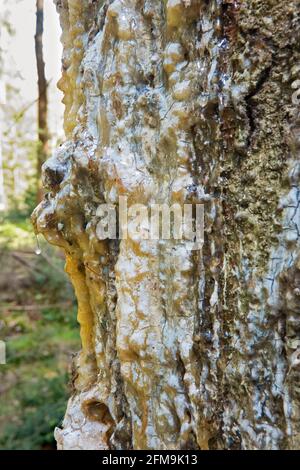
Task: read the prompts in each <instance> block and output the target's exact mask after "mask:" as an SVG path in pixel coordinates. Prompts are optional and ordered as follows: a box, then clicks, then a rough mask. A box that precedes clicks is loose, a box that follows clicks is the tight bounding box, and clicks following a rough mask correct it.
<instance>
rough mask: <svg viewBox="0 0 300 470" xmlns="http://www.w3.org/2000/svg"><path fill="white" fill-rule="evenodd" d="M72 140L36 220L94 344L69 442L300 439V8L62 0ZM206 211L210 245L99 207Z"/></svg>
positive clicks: (79, 377)
mask: <svg viewBox="0 0 300 470" xmlns="http://www.w3.org/2000/svg"><path fill="white" fill-rule="evenodd" d="M56 4H57V9H58V12H59V14H60V18H61V25H62V30H63V36H62V41H63V44H64V56H63V76H62V79H61V81H60V88H61V89H62V90H63V91H64V94H65V98H64V100H65V105H66V111H65V131H66V142H65V144H64V145H63V146H62V147H60V148H59V149H58V150H57V152H56V153H55V154H54V156H53V157H52V158H51V159H50V160H49V161H48V163H47V164H46V166H45V170H44V182H45V186H46V189H47V192H48V196H47V199H45V200H44V201H43V202H42V203H41V205H40V206H39V207H38V208H37V209H36V211H35V213H34V216H33V220H34V224H35V227H36V230H37V231H38V232H40V233H43V234H44V235H45V237H46V238H47V239H48V240H49V242H50V243H54V244H56V245H59V246H61V247H63V248H64V250H65V252H66V258H67V266H66V270H67V272H68V273H69V275H70V277H71V279H72V282H73V284H74V287H75V291H76V295H77V298H78V320H79V323H80V325H81V337H82V352H81V354H80V355H79V356H78V358H77V360H76V362H75V364H74V374H73V383H74V393H73V394H72V397H71V398H70V401H69V405H68V409H67V413H66V417H65V420H64V423H63V426H62V429H56V432H55V436H56V439H57V442H58V447H59V448H60V449H62V448H63V449H77V448H79V449H88V448H94V449H100V448H103V449H105V448H116V449H127V448H134V449H143V448H144V449H182V448H184V449H186V448H193V449H198V448H200V449H208V448H210V449H221V448H226V449H239V448H241V449H287V448H289V449H296V448H299V446H300V421H299V413H300V386H299V371H300V257H299V230H300V225H299V224H300V204H299V201H300V199H299V194H300V191H299V189H300V188H299V178H300V159H299V145H300V144H299V142H300V140H299V138H300V119H299V89H300V83H299V79H300V75H299V74H300V62H299V57H300V35H299V32H300V20H299V1H297V0H292V1H290V2H286V1H285V0H258V1H252V0H245V1H240V0H235V1H233V0H223V1H221V0H208V1H204V0H168V1H167V0H151V1H150V0H122V1H120V0H106V1H99V0H98V1H93V2H91V1H88V0H80V1H79V0H56ZM119 196H126V197H127V199H128V205H132V204H134V203H139V204H140V203H142V204H144V205H149V204H151V203H167V204H169V205H172V204H173V203H175V202H177V203H180V204H181V205H182V204H184V203H198V204H204V206H205V241H204V246H203V248H202V249H201V250H194V249H192V248H191V245H190V244H189V243H187V242H185V241H184V240H183V241H176V240H152V241H147V240H139V239H132V238H128V239H122V240H118V241H116V240H113V239H111V240H107V241H101V240H99V237H98V236H97V235H98V232H97V226H98V224H99V219H100V216H99V212H98V207H99V204H101V203H104V202H106V203H110V204H115V205H118V201H119Z"/></svg>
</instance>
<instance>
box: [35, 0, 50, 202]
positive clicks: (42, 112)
mask: <svg viewBox="0 0 300 470" xmlns="http://www.w3.org/2000/svg"><path fill="white" fill-rule="evenodd" d="M43 33H44V0H36V34H35V54H36V64H37V73H38V93H39V96H38V140H39V145H38V152H37V154H38V155H37V157H38V158H37V182H38V183H37V184H38V189H37V199H38V202H40V201H41V199H42V195H43V192H42V185H41V168H42V165H43V163H44V162H45V161H46V159H47V157H48V141H49V135H48V122H47V114H48V98H47V80H46V75H45V62H44V56H43Z"/></svg>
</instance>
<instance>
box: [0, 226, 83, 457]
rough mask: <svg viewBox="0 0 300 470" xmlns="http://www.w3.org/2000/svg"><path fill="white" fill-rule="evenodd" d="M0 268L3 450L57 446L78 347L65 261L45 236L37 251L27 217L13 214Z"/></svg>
mask: <svg viewBox="0 0 300 470" xmlns="http://www.w3.org/2000/svg"><path fill="white" fill-rule="evenodd" d="M38 249H40V250H41V254H40V255H39V256H38V255H37V254H36V252H38V251H37V250H38ZM0 263H1V267H2V269H1V270H0V340H3V341H5V343H6V359H7V364H6V365H0V449H12V450H15V449H21V450H22V449H26V450H30V449H55V443H54V438H53V431H54V428H55V427H56V426H59V425H60V424H61V421H62V418H63V415H64V411H65V409H66V404H67V399H68V396H69V395H70V390H69V385H68V382H69V380H70V368H71V363H72V356H73V354H74V353H76V352H77V351H78V350H79V349H80V341H79V327H78V324H77V321H76V310H77V307H76V302H75V299H74V294H73V289H72V287H71V285H70V283H69V280H68V278H67V276H66V275H65V273H64V257H63V256H62V254H61V253H60V252H59V251H58V250H56V249H55V248H54V247H51V246H49V245H48V244H47V243H46V242H44V241H43V240H42V239H41V240H39V245H38V246H37V242H36V238H35V236H34V233H33V230H32V227H31V224H30V221H29V220H28V218H21V217H20V218H18V217H9V218H2V220H0Z"/></svg>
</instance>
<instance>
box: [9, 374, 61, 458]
mask: <svg viewBox="0 0 300 470" xmlns="http://www.w3.org/2000/svg"><path fill="white" fill-rule="evenodd" d="M66 382H67V377H66V375H65V374H63V375H60V376H57V377H54V378H51V379H41V380H39V381H38V382H36V383H32V382H28V383H26V384H25V385H24V386H23V387H22V388H20V389H19V390H18V391H17V393H16V399H17V401H18V406H19V408H20V409H21V414H20V416H19V420H20V422H16V423H9V424H8V425H7V427H6V429H5V432H4V433H3V435H2V437H0V448H2V449H9V450H37V449H41V448H45V447H50V448H51V447H52V448H55V443H54V438H53V429H54V428H55V426H57V425H59V424H60V423H61V421H62V418H63V415H64V412H65V407H66V401H67V396H68V392H67V387H66Z"/></svg>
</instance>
